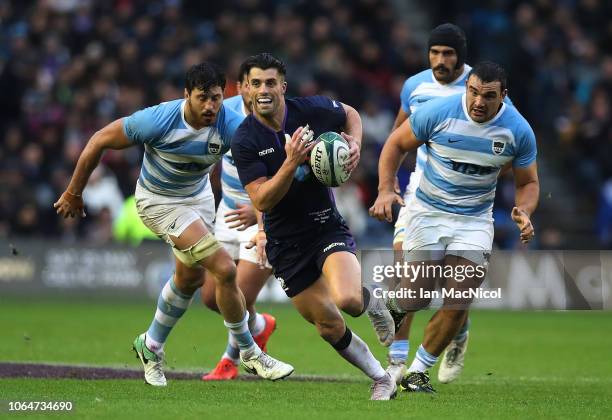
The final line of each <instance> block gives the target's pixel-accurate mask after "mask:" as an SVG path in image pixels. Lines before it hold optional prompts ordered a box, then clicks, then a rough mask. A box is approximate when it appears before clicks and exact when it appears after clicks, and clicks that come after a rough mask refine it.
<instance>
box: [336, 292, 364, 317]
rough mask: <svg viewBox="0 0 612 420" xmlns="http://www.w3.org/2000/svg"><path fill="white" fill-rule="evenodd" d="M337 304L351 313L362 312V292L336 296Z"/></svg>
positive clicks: (357, 313)
mask: <svg viewBox="0 0 612 420" xmlns="http://www.w3.org/2000/svg"><path fill="white" fill-rule="evenodd" d="M336 306H338V308H340V310H342V311H344V312H346V313H348V314H351V315H359V314H361V313H362V309H363V298H362V296H361V293H360V294H359V295H356V296H350V295H342V296H340V297H338V298H336Z"/></svg>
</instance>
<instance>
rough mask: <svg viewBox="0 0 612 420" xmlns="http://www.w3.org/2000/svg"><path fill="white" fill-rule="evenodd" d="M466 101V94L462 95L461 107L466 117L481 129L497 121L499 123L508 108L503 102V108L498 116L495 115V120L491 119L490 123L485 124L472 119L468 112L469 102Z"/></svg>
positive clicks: (498, 112)
mask: <svg viewBox="0 0 612 420" xmlns="http://www.w3.org/2000/svg"><path fill="white" fill-rule="evenodd" d="M465 99H466V98H465V93H464V94H463V95H461V107H462V108H463V113H464V114H465V117H466V118H467V120H468V121H469V122H471V123H472V124H476V125H478V126H481V127H482V126H485V125H489V124H493V123H494V122H495V121H497V120H498V119H499V117H501V116H502V114H503V113H504V111H506V108H507V106H506V103H505V102H502V106H501V108H500V109H499V111H497V114H495V116H494V117H493V118H491V119H490V120H489V121H485V122H481V123H479V122H477V121H474V120H473V119H472V117H470V114H469V112H468V110H467V102H466V100H465Z"/></svg>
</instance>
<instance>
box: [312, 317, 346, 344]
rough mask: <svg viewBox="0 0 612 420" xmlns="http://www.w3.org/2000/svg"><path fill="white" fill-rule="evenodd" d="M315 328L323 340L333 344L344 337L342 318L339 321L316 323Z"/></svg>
mask: <svg viewBox="0 0 612 420" xmlns="http://www.w3.org/2000/svg"><path fill="white" fill-rule="evenodd" d="M315 326H316V327H317V331H318V332H319V335H320V336H321V338H323V340H325V341H327V342H328V343H332V344H334V343H336V342H337V341H338V340H339V339H340V338H341V337H342V335H343V334H344V330H345V325H344V320H343V319H342V317H338V319H326V320H319V321H315Z"/></svg>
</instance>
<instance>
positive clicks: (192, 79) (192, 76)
mask: <svg viewBox="0 0 612 420" xmlns="http://www.w3.org/2000/svg"><path fill="white" fill-rule="evenodd" d="M214 86H219V87H220V88H221V90H225V73H223V71H222V70H221V68H220V67H219V66H217V65H216V64H213V63H209V62H206V61H205V62H203V63H200V64H194V65H193V66H191V67H190V68H189V70H187V74H186V75H185V89H187V92H191V91H192V90H193V89H194V88H198V89H200V90H203V91H206V90H208V89H210V88H211V87H214Z"/></svg>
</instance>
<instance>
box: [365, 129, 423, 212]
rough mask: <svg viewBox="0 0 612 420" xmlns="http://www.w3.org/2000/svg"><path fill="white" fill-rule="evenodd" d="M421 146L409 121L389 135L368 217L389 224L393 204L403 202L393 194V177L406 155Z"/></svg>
mask: <svg viewBox="0 0 612 420" xmlns="http://www.w3.org/2000/svg"><path fill="white" fill-rule="evenodd" d="M421 144H423V143H422V142H421V141H420V140H418V139H417V138H416V136H415V135H414V132H413V131H412V127H411V125H410V119H407V120H405V121H404V122H403V123H402V124H401V125H400V126H399V127H398V128H397V129H396V130H394V131H393V132H392V133H391V135H389V138H388V139H387V141H386V142H385V145H384V147H383V149H382V152H381V154H380V160H379V161H378V197H377V198H376V201H375V202H374V205H373V206H372V207H370V216H372V217H375V218H377V219H378V220H387V221H388V222H391V221H392V220H393V215H392V210H391V208H392V206H393V203H398V204H400V205H402V206H403V205H404V200H402V198H401V197H400V196H399V195H398V194H397V193H396V192H395V176H396V174H397V171H398V169H399V167H400V164H401V163H402V161H403V160H404V157H405V156H406V153H408V152H410V151H413V150H416V149H417V148H418V147H419V146H420V145H421Z"/></svg>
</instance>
